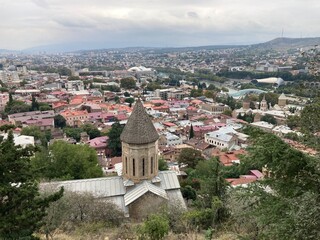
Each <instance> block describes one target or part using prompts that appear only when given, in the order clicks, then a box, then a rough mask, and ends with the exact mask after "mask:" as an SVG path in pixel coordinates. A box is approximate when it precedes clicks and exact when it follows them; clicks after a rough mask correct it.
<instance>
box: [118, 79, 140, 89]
mask: <svg viewBox="0 0 320 240" xmlns="http://www.w3.org/2000/svg"><path fill="white" fill-rule="evenodd" d="M120 87H121V88H125V89H132V88H135V87H136V81H135V80H134V79H133V78H122V79H121V80H120Z"/></svg>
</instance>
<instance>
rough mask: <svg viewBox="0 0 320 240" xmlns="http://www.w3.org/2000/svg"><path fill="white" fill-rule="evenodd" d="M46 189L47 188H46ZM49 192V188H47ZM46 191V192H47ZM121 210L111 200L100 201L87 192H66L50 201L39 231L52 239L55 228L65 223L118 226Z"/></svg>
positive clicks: (121, 214) (61, 226)
mask: <svg viewBox="0 0 320 240" xmlns="http://www.w3.org/2000/svg"><path fill="white" fill-rule="evenodd" d="M46 190H47V189H46ZM47 192H48V193H50V192H51V191H50V189H48V190H47ZM47 192H46V193H47ZM123 218H124V214H123V212H122V211H121V210H120V209H119V208H118V207H117V206H116V205H115V204H114V203H112V202H108V201H101V200H99V199H97V198H94V196H92V195H91V194H88V193H75V192H66V193H65V194H64V196H63V197H62V198H61V199H59V200H58V201H57V202H54V203H51V204H50V206H49V208H48V209H47V216H46V217H45V218H44V219H43V222H44V225H43V227H42V228H41V230H40V232H41V233H44V234H45V235H46V236H47V239H49V236H50V237H51V239H53V236H54V234H55V232H56V230H58V229H60V230H63V229H64V228H65V225H69V226H72V227H77V226H81V227H82V226H83V223H88V224H94V223H102V225H101V226H102V227H103V228H105V225H106V224H107V225H108V226H119V225H120V224H121V222H122V221H123Z"/></svg>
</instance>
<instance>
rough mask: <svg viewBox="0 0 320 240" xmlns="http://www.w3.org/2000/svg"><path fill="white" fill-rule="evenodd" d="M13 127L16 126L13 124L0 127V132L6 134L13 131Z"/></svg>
mask: <svg viewBox="0 0 320 240" xmlns="http://www.w3.org/2000/svg"><path fill="white" fill-rule="evenodd" d="M15 127H16V126H15V125H13V124H5V125H2V126H0V131H3V132H5V133H6V132H8V130H10V129H13V128H15Z"/></svg>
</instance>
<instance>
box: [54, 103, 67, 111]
mask: <svg viewBox="0 0 320 240" xmlns="http://www.w3.org/2000/svg"><path fill="white" fill-rule="evenodd" d="M66 105H68V104H67V103H66V102H54V103H52V108H53V109H55V108H58V107H62V106H66Z"/></svg>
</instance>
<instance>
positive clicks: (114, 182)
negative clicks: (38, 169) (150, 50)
mask: <svg viewBox="0 0 320 240" xmlns="http://www.w3.org/2000/svg"><path fill="white" fill-rule="evenodd" d="M120 139H121V141H122V164H123V168H122V176H117V177H106V178H95V179H83V180H72V181H62V182H54V183H46V184H42V187H43V188H46V187H48V186H54V187H60V186H64V188H65V190H66V191H74V192H80V193H84V192H89V193H91V194H93V195H94V196H95V197H97V198H100V199H105V200H110V201H112V202H114V203H115V204H116V205H117V206H118V207H119V208H120V209H121V210H123V211H124V213H125V214H126V216H130V217H134V218H142V217H145V216H146V215H149V214H150V213H152V212H154V211H156V210H157V209H159V207H161V206H163V205H166V204H175V205H180V206H181V207H183V208H185V207H186V206H185V202H184V199H183V197H182V194H181V191H180V184H179V181H178V177H177V175H176V173H175V172H174V171H161V172H159V171H158V139H159V135H158V133H157V131H156V129H155V127H154V126H153V123H152V121H151V119H150V117H149V115H148V114H147V112H146V111H145V109H144V107H143V105H142V103H141V101H140V100H138V101H137V102H136V104H135V106H134V109H133V111H132V114H131V116H130V117H129V119H128V122H127V124H126V126H125V128H124V130H123V132H122V134H121V137H120Z"/></svg>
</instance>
